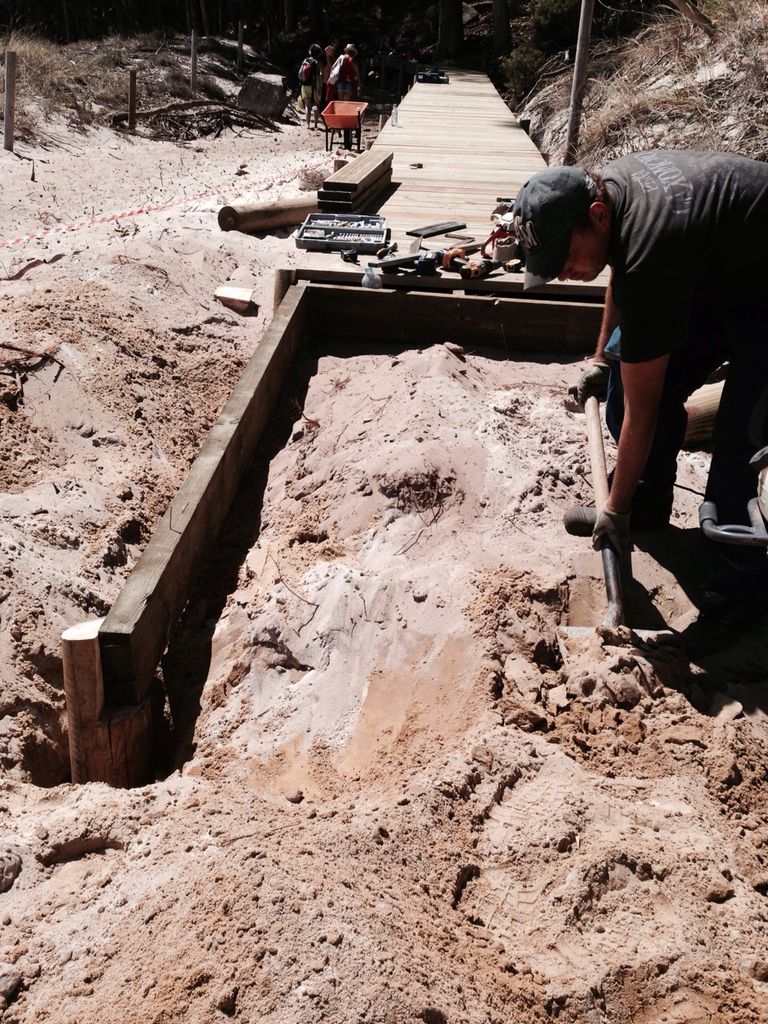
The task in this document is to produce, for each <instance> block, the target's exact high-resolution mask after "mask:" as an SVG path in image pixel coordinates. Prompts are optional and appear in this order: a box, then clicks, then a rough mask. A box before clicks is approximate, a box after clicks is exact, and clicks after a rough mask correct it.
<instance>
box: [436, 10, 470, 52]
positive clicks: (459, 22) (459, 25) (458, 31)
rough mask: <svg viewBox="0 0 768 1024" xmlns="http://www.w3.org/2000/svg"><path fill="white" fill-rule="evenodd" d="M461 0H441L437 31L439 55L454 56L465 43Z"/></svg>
mask: <svg viewBox="0 0 768 1024" xmlns="http://www.w3.org/2000/svg"><path fill="white" fill-rule="evenodd" d="M462 13H463V12H462V2H461V0H440V24H439V28H438V32H437V56H438V57H441V58H448V59H451V58H454V57H456V56H458V54H459V51H460V50H461V48H462V46H463V45H464V21H463V18H462Z"/></svg>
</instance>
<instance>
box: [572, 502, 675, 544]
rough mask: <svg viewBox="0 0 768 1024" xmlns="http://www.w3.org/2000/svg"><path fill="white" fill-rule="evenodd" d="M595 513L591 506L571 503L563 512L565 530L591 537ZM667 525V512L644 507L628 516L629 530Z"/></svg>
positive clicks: (575, 534) (658, 528) (650, 528)
mask: <svg viewBox="0 0 768 1024" xmlns="http://www.w3.org/2000/svg"><path fill="white" fill-rule="evenodd" d="M596 518H597V514H596V512H595V510H594V509H593V508H586V507H585V506H584V505H572V506H571V507H570V508H567V509H566V510H565V512H564V513H563V526H564V527H565V532H566V533H570V534H571V536H573V537H591V536H592V531H593V530H594V528H595V520H596ZM664 526H669V513H665V512H660V513H659V512H654V513H649V512H648V511H646V510H645V509H642V508H641V509H632V511H631V513H630V516H629V528H630V530H660V529H661V528H662V527H664Z"/></svg>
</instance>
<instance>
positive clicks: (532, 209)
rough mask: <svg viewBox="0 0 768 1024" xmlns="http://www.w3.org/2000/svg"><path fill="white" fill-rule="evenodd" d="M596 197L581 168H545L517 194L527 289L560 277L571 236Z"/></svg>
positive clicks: (516, 218) (516, 215)
mask: <svg viewBox="0 0 768 1024" xmlns="http://www.w3.org/2000/svg"><path fill="white" fill-rule="evenodd" d="M596 194H597V190H596V187H595V183H594V181H593V180H592V178H590V176H589V175H588V174H587V172H586V171H583V170H582V169H581V168H580V167H548V168H547V169H546V171H540V172H539V173H538V174H534V176H533V177H532V178H529V180H528V181H526V183H525V184H524V185H523V187H522V188H521V189H520V191H519V192H518V193H517V198H516V200H515V207H514V228H515V235H516V237H517V241H518V242H519V244H520V245H522V247H523V249H524V250H525V285H524V287H525V288H526V289H528V288H534V287H535V286H536V285H540V284H546V283H547V281H551V280H552V279H553V278H555V277H557V276H558V275H559V274H561V273H562V270H563V267H564V266H565V264H566V262H567V260H568V252H569V250H570V247H571V232H572V231H573V229H574V228H575V227H576V226H577V225H578V224H581V223H582V222H583V221H584V220H585V218H586V216H587V211H588V210H589V207H590V206H591V205H592V203H593V202H594V201H595V197H596Z"/></svg>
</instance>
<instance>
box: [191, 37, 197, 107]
mask: <svg viewBox="0 0 768 1024" xmlns="http://www.w3.org/2000/svg"><path fill="white" fill-rule="evenodd" d="M189 87H190V89H191V90H192V92H197V32H196V30H195V29H192V43H191V46H190V61H189Z"/></svg>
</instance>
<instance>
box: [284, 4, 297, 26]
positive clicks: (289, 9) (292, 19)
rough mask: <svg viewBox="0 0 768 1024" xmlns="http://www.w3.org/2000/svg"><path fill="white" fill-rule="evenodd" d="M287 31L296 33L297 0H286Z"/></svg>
mask: <svg viewBox="0 0 768 1024" xmlns="http://www.w3.org/2000/svg"><path fill="white" fill-rule="evenodd" d="M284 25H285V31H286V32H295V31H296V0H285V21H284Z"/></svg>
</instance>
